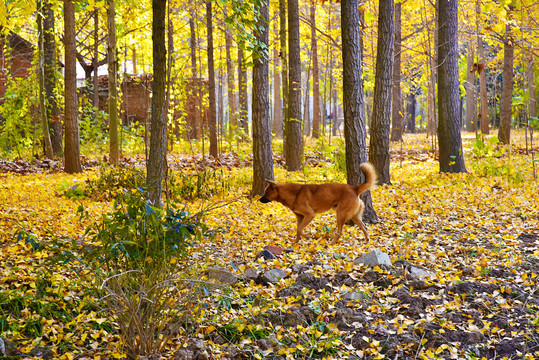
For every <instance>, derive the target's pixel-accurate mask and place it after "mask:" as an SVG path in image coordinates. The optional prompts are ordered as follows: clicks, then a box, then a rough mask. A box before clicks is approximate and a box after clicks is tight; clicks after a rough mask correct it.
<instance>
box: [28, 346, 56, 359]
mask: <svg viewBox="0 0 539 360" xmlns="http://www.w3.org/2000/svg"><path fill="white" fill-rule="evenodd" d="M30 356H33V357H39V358H42V359H45V360H50V359H52V358H54V352H53V351H52V350H51V348H49V347H47V346H36V347H35V348H33V349H32V350H31V351H30Z"/></svg>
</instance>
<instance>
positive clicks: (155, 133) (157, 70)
mask: <svg viewBox="0 0 539 360" xmlns="http://www.w3.org/2000/svg"><path fill="white" fill-rule="evenodd" d="M166 7H167V1H166V0H153V2H152V12H153V21H152V47H153V83H152V120H151V134H150V156H149V158H148V165H147V176H146V182H147V185H148V189H149V193H148V195H149V200H150V202H151V203H152V204H154V205H160V204H161V192H162V188H163V170H164V168H165V160H166V151H167V109H166V100H165V97H166V91H165V84H166V66H167V49H166V46H165V45H166V41H165V19H166Z"/></svg>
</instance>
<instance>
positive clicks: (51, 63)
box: [43, 0, 64, 156]
mask: <svg viewBox="0 0 539 360" xmlns="http://www.w3.org/2000/svg"><path fill="white" fill-rule="evenodd" d="M43 15H44V18H43V41H44V43H43V47H44V49H43V52H44V59H43V60H44V77H45V84H44V85H45V95H46V99H47V118H48V119H49V124H50V126H49V130H50V138H51V143H52V151H53V152H54V154H55V155H57V156H62V154H63V151H64V149H63V146H62V140H63V131H62V122H61V120H60V109H59V108H58V102H57V101H56V95H55V93H56V91H55V88H56V86H57V83H58V76H57V75H56V74H57V66H56V40H55V37H54V11H53V9H52V6H51V3H50V2H49V1H48V0H44V1H43Z"/></svg>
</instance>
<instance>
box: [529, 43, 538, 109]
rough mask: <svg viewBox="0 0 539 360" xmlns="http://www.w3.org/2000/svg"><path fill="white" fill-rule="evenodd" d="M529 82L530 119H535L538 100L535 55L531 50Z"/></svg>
mask: <svg viewBox="0 0 539 360" xmlns="http://www.w3.org/2000/svg"><path fill="white" fill-rule="evenodd" d="M527 82H528V94H529V100H528V117H535V115H536V105H537V104H536V98H535V83H534V55H533V53H532V51H531V49H530V50H529V52H528V69H527Z"/></svg>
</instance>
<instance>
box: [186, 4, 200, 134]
mask: <svg viewBox="0 0 539 360" xmlns="http://www.w3.org/2000/svg"><path fill="white" fill-rule="evenodd" d="M195 18H196V13H195V11H194V10H192V11H191V13H190V17H189V29H190V35H191V36H190V40H189V45H190V48H191V49H190V50H191V82H192V85H191V86H190V88H189V92H190V93H189V95H190V96H191V101H189V103H188V114H189V115H188V116H191V117H192V118H191V119H189V121H188V124H190V127H188V128H187V138H188V139H198V138H200V134H201V132H202V120H201V107H202V105H201V101H200V96H201V95H200V94H201V89H199V85H200V82H199V81H198V75H197V54H196V49H197V31H196V28H195Z"/></svg>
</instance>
